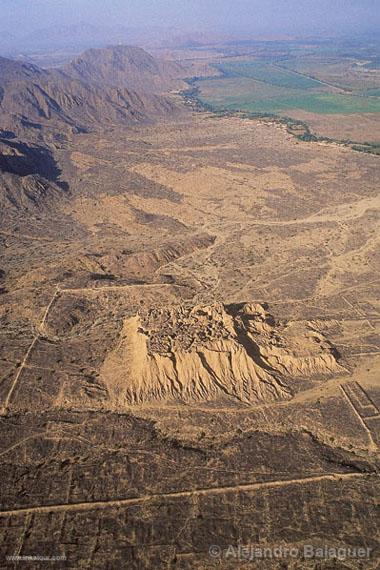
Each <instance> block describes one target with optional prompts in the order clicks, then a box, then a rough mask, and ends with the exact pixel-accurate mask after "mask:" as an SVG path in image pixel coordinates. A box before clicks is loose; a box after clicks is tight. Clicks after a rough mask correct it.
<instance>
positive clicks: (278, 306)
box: [0, 113, 380, 569]
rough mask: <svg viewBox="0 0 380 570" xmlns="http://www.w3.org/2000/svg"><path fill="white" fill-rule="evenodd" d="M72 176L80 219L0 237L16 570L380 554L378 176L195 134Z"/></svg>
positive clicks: (86, 150) (76, 150)
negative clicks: (306, 549) (321, 547)
mask: <svg viewBox="0 0 380 570" xmlns="http://www.w3.org/2000/svg"><path fill="white" fill-rule="evenodd" d="M57 160H58V161H59V164H60V167H61V168H62V179H64V180H67V181H68V182H69V186H70V193H71V194H70V199H68V200H65V201H64V202H62V203H57V204H56V206H55V207H54V208H51V209H50V210H49V212H48V214H47V215H45V214H41V212H33V211H32V212H31V213H29V215H28V216H27V217H26V216H25V214H24V213H23V212H22V211H15V212H14V214H12V216H11V217H10V218H9V220H8V222H7V223H6V224H5V225H4V227H2V229H1V233H0V239H1V241H2V244H3V246H4V249H3V256H2V261H1V268H2V269H3V270H4V275H2V295H1V300H2V305H1V312H0V316H1V319H2V321H1V322H2V329H1V335H2V341H3V342H2V349H1V355H0V356H1V383H0V397H1V402H2V414H3V416H4V417H3V420H4V421H2V422H0V427H1V429H2V437H1V441H2V444H1V449H0V454H1V457H2V466H1V470H2V473H1V477H2V485H3V502H2V507H1V510H0V528H1V531H2V532H1V536H2V543H1V547H2V553H3V555H4V556H5V554H7V555H10V554H11V555H13V554H15V553H16V554H17V553H27V554H34V553H38V552H41V542H42V541H43V544H44V548H43V552H44V553H47V552H48V553H50V554H51V555H54V554H55V555H59V554H64V555H65V556H66V557H67V561H66V563H65V564H66V565H64V564H63V567H67V568H75V569H82V568H83V569H85V568H88V569H90V568H118V567H123V566H122V564H124V567H126V566H125V565H127V567H128V568H138V569H140V568H183V569H185V568H188V569H190V568H191V569H196V568H198V569H205V568H214V567H220V568H232V567H234V568H238V567H239V568H246V567H247V568H248V567H249V568H256V567H257V568H258V567H260V568H268V569H269V568H275V567H276V568H277V567H278V568H280V566H274V565H273V561H272V562H271V561H261V562H260V563H259V562H255V561H253V562H252V561H251V562H250V563H246V562H245V561H240V563H239V562H237V561H236V560H234V561H232V562H228V561H226V560H223V559H222V558H220V559H219V560H214V559H212V558H210V556H209V554H208V550H209V547H210V545H213V544H215V545H221V547H222V548H225V547H226V545H228V544H237V543H241V544H259V543H260V544H269V545H274V544H279V543H281V544H285V545H293V546H300V545H302V544H303V543H305V541H310V540H312V541H314V543H315V544H325V543H326V541H328V543H329V544H330V545H331V546H334V545H339V544H342V543H344V544H349V545H353V546H355V545H356V546H358V545H363V544H364V545H365V546H367V547H370V548H372V549H375V548H376V546H377V543H376V540H377V534H376V518H375V516H376V515H375V504H376V488H375V484H376V483H377V480H378V479H377V476H376V471H377V467H376V466H377V464H378V445H379V438H380V431H379V430H380V388H379V383H378V376H377V371H378V367H379V358H380V343H379V340H380V337H379V335H380V313H379V309H380V305H379V235H380V233H379V206H380V197H379V193H378V187H377V183H376V181H377V178H378V172H379V163H378V158H377V157H376V156H371V155H366V154H363V153H357V152H354V151H352V150H349V149H345V148H341V147H337V146H335V145H328V144H324V145H321V144H317V143H302V142H298V141H296V140H295V139H294V138H293V137H292V136H291V135H289V134H287V133H286V131H285V129H283V128H281V127H279V126H275V125H266V124H263V123H262V122H256V121H252V120H244V119H240V118H236V117H232V118H215V117H213V116H212V115H208V114H203V113H194V114H190V113H189V114H187V115H184V116H183V117H182V118H178V119H176V120H175V121H174V120H173V121H171V120H167V121H165V122H161V123H160V124H156V125H146V126H144V127H135V128H134V127H133V128H131V129H129V130H125V129H124V130H122V129H116V128H115V129H113V130H112V131H108V132H104V133H102V136H101V137H100V136H97V135H94V134H82V135H75V136H73V140H72V142H71V143H70V145H68V146H66V147H61V148H59V149H57ZM5 418H6V419H7V420H10V421H12V425H13V426H17V429H12V428H11V426H10V423H9V422H8V421H5ZM46 536H47V537H48V540H46ZM15 545H16V546H15ZM218 562H220V565H219V566H216V564H217V563H218ZM286 563H287V564H288V566H282V567H283V568H285V567H286V568H289V569H296V568H301V567H302V568H306V569H309V568H310V569H317V568H318V569H319V568H323V569H327V568H331V567H332V566H328V564H329V563H330V562H328V561H327V562H318V561H316V560H301V561H300V560H289V561H286ZM357 563H358V561H357V560H353V561H352V560H348V561H346V562H345V566H344V568H350V569H356V568H359V566H358V565H357ZM364 564H365V566H363V568H364V567H365V568H369V569H371V568H373V569H374V568H375V567H376V557H374V556H372V558H371V559H370V560H366V561H365V562H364ZM34 567H35V568H40V567H41V568H42V567H44V566H43V565H42V563H41V565H40V566H39V565H38V563H36V565H35V566H34ZM45 567H46V566H45ZM335 567H337V568H338V566H335ZM341 567H342V568H343V566H341Z"/></svg>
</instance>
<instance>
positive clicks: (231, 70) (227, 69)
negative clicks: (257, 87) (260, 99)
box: [218, 61, 322, 89]
mask: <svg viewBox="0 0 380 570" xmlns="http://www.w3.org/2000/svg"><path fill="white" fill-rule="evenodd" d="M218 69H219V70H220V71H222V72H223V73H224V74H225V75H226V76H227V77H250V78H252V79H256V80H258V81H263V82H264V83H269V84H270V85H275V86H277V87H288V88H289V89H315V88H320V87H321V85H322V84H321V82H320V81H317V80H315V79H312V78H310V77H305V76H303V75H300V74H298V73H296V72H294V71H291V70H287V69H282V68H281V67H278V66H275V65H274V64H266V63H261V62H249V61H247V62H232V63H227V64H223V65H218Z"/></svg>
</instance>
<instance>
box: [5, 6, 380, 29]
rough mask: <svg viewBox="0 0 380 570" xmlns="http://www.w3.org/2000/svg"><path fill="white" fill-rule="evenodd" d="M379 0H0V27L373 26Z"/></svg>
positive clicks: (378, 15)
mask: <svg viewBox="0 0 380 570" xmlns="http://www.w3.org/2000/svg"><path fill="white" fill-rule="evenodd" d="M379 3H380V2H379V0H0V29H1V30H8V31H9V32H10V33H15V34H17V35H19V34H20V33H28V32H29V31H33V30H35V29H39V28H44V27H47V26H51V25H59V24H73V23H78V22H80V21H86V22H89V23H92V24H109V25H113V24H122V25H125V26H132V27H135V26H151V25H153V26H156V25H160V26H176V27H179V28H181V29H184V30H189V31H193V30H198V29H209V30H215V31H222V32H228V31H248V32H258V33H261V32H266V33H267V32H270V31H273V32H281V31H282V32H284V33H286V32H304V33H308V31H312V32H315V31H316V30H318V29H320V30H322V31H324V30H328V31H333V30H334V29H336V31H337V32H340V31H345V30H347V31H351V30H357V31H361V30H366V29H372V30H374V29H375V28H376V26H377V27H378V26H379V25H380V9H379Z"/></svg>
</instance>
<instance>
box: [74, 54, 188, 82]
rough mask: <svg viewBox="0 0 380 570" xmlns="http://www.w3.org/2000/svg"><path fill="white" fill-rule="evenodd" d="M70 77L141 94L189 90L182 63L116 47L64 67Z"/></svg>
mask: <svg viewBox="0 0 380 570" xmlns="http://www.w3.org/2000/svg"><path fill="white" fill-rule="evenodd" d="M64 71H65V72H66V73H67V74H68V75H70V76H71V77H75V78H77V79H80V80H84V81H88V82H91V83H93V82H98V83H100V84H102V85H113V86H118V87H127V88H128V89H133V90H136V91H138V92H141V91H145V92H148V93H161V92H168V91H172V90H174V89H177V90H178V89H182V88H184V87H185V86H186V83H185V82H184V81H183V78H184V77H186V76H187V72H186V70H185V68H184V67H182V66H181V65H180V64H179V63H176V62H171V61H165V60H159V59H155V58H154V57H153V56H151V55H150V54H149V53H147V52H146V51H145V50H143V49H141V48H136V47H130V46H114V47H110V48H104V49H90V50H87V51H85V52H84V53H83V54H82V55H81V56H80V57H78V58H77V59H74V60H73V61H72V62H71V63H70V64H69V65H67V66H65V68H64Z"/></svg>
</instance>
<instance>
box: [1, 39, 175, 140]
mask: <svg viewBox="0 0 380 570" xmlns="http://www.w3.org/2000/svg"><path fill="white" fill-rule="evenodd" d="M134 49H136V50H137V54H138V56H139V57H140V58H141V54H140V51H142V50H138V49H137V48H129V53H130V54H131V56H132V54H133V53H134ZM113 50H116V51H117V48H112V49H110V50H106V53H113ZM102 51H103V50H97V52H96V57H94V58H93V60H92V61H93V65H98V66H99V69H102V70H103V73H104V75H105V76H106V75H107V74H109V75H112V74H113V73H115V67H114V66H115V65H116V62H115V61H113V60H112V58H111V59H110V60H109V61H107V59H106V61H105V62H104V61H103V55H102ZM144 53H145V52H143V54H144ZM146 57H148V54H146ZM96 58H99V61H98V64H96ZM149 62H152V65H155V66H156V67H157V68H158V69H160V66H159V64H158V63H156V62H155V60H154V59H153V58H152V57H151V56H149ZM165 73H166V70H165V65H164V66H163V69H160V75H159V77H160V78H161V79H160V81H161V83H162V84H163V83H164V82H165V77H166V75H165ZM169 80H171V78H170V76H169ZM161 83H159V84H158V85H157V87H156V86H155V85H154V83H153V84H152V85H151V88H150V89H149V93H148V92H147V91H142V90H141V89H140V86H139V85H137V87H138V88H139V92H136V91H135V90H134V87H133V85H131V87H128V86H127V83H126V82H124V84H120V85H111V84H109V83H108V82H107V81H106V80H105V81H102V82H100V81H99V77H96V76H95V75H92V74H91V73H89V74H86V73H83V75H82V74H81V73H80V72H79V73H77V72H75V73H73V74H69V73H67V70H66V72H63V71H61V70H49V71H48V70H41V69H39V68H38V67H36V66H32V65H27V64H23V63H19V62H15V61H11V60H7V59H5V58H1V59H0V117H1V128H2V130H4V131H11V132H17V133H18V134H21V135H23V136H26V137H28V136H29V133H28V132H27V130H28V129H29V130H30V129H34V131H35V133H36V134H40V135H41V134H43V131H41V128H42V127H44V128H45V129H47V132H49V131H50V132H51V131H53V132H54V130H56V131H58V132H61V131H62V130H63V132H80V131H83V130H91V129H94V128H99V127H102V128H105V127H107V126H108V127H110V126H112V125H115V124H120V123H124V124H131V123H134V122H139V121H142V120H144V119H147V118H151V117H154V116H160V115H163V114H166V113H168V112H170V111H173V109H174V104H173V102H172V101H171V100H170V99H168V98H165V97H164V96H159V95H158V92H159V91H160V90H161V87H162V85H161Z"/></svg>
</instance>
